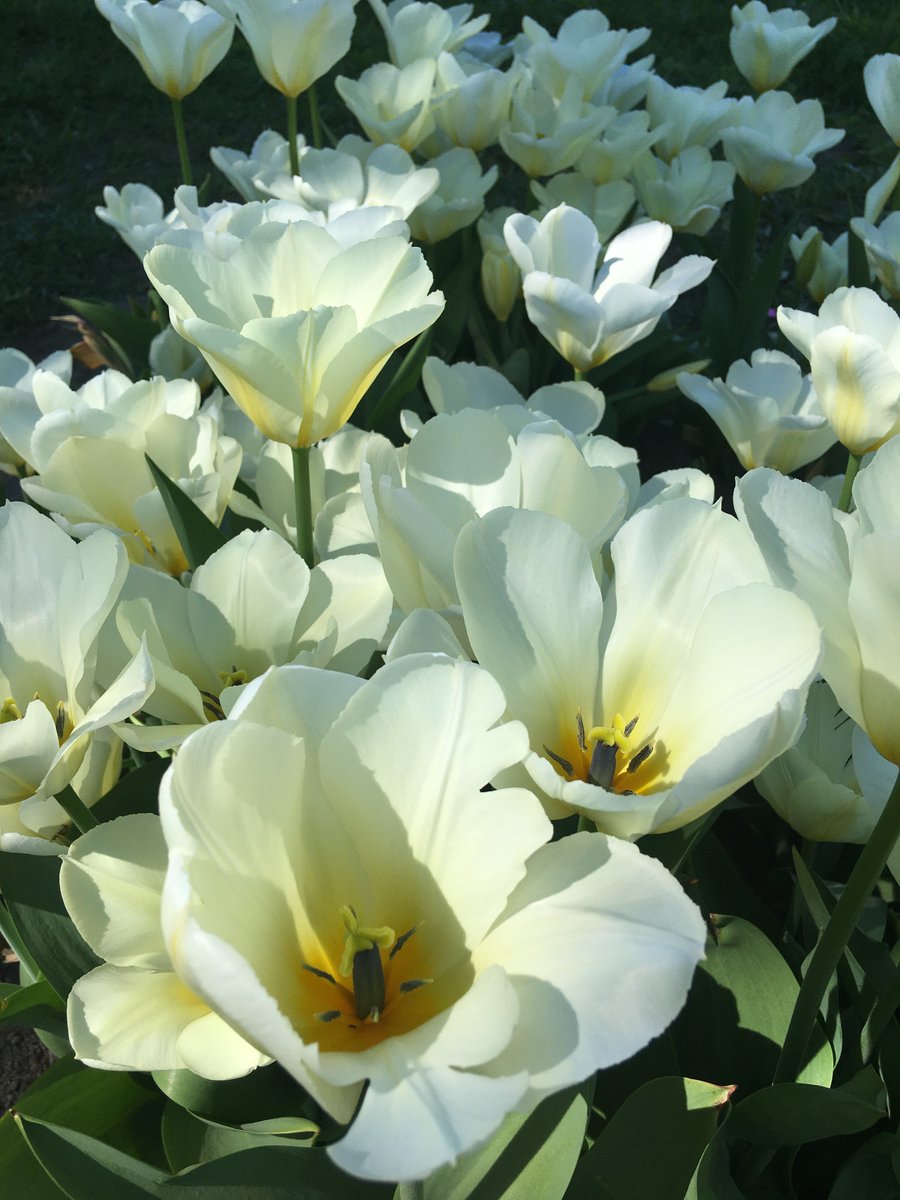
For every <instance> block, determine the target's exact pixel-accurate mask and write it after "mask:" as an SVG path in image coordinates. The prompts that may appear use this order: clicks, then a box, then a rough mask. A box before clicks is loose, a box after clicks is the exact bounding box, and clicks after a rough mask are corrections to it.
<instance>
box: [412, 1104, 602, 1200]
mask: <svg viewBox="0 0 900 1200" xmlns="http://www.w3.org/2000/svg"><path fill="white" fill-rule="evenodd" d="M590 1086H591V1088H592V1084H591V1085H590ZM588 1115H589V1108H588V1101H587V1088H586V1087H585V1085H582V1086H581V1087H580V1088H567V1089H566V1090H565V1091H563V1092H557V1094H556V1095H555V1096H549V1097H548V1098H547V1099H546V1100H544V1101H543V1102H542V1103H541V1104H539V1105H538V1107H537V1108H536V1109H535V1110H534V1112H532V1113H530V1114H529V1115H528V1116H527V1117H526V1116H523V1115H521V1114H519V1113H515V1114H513V1115H512V1116H509V1117H507V1118H506V1120H505V1121H504V1122H503V1124H502V1125H501V1126H500V1129H499V1130H498V1132H497V1133H496V1134H495V1135H494V1137H492V1138H491V1139H490V1141H489V1142H487V1143H486V1144H485V1145H484V1146H481V1147H480V1148H479V1149H478V1150H473V1151H471V1152H470V1153H469V1154H463V1155H461V1157H460V1158H459V1160H458V1161H457V1162H456V1163H455V1164H454V1165H453V1166H447V1167H441V1168H440V1169H439V1170H437V1171H435V1173H434V1174H433V1175H432V1176H431V1177H430V1178H429V1179H427V1180H426V1181H425V1183H424V1185H423V1197H424V1200H531V1198H532V1197H538V1196H539V1197H540V1198H541V1200H561V1198H562V1196H564V1195H568V1193H567V1191H566V1188H567V1187H568V1184H569V1180H570V1179H571V1178H572V1172H573V1171H574V1170H575V1164H576V1163H577V1161H578V1155H579V1154H580V1152H581V1146H582V1143H583V1141H584V1131H585V1128H586V1126H587V1119H588Z"/></svg>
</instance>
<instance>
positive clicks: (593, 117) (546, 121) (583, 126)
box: [500, 73, 616, 179]
mask: <svg viewBox="0 0 900 1200" xmlns="http://www.w3.org/2000/svg"><path fill="white" fill-rule="evenodd" d="M615 115H616V110H615V109H614V108H612V107H611V106H610V105H607V106H604V107H603V108H598V107H596V106H595V105H593V104H591V103H589V102H588V101H587V100H583V99H582V97H581V92H580V89H579V87H578V85H577V81H576V80H574V79H573V80H572V81H571V83H570V85H569V86H568V87H567V88H566V89H565V90H564V92H563V94H562V95H561V96H554V95H553V94H552V93H551V92H549V91H547V89H546V88H545V87H544V86H543V85H542V84H541V83H540V82H539V81H538V80H537V79H536V78H535V77H534V76H533V75H531V74H530V73H525V74H523V76H522V77H521V78H520V79H519V81H518V83H517V84H516V86H515V88H514V89H513V98H512V113H511V115H510V119H509V123H508V124H507V126H506V127H505V128H504V129H502V130H501V131H500V146H501V148H502V150H503V152H504V154H506V155H507V156H508V157H509V158H511V159H512V160H513V162H514V163H516V165H517V166H519V167H521V168H522V170H523V171H524V172H525V174H526V175H528V176H529V177H530V178H532V179H537V178H538V177H539V176H541V175H555V174H556V173H557V172H558V171H565V170H566V169H567V168H568V167H571V166H572V165H573V164H574V163H575V161H576V160H577V158H578V157H579V155H580V154H582V153H583V151H584V150H585V149H586V148H587V146H588V145H589V144H590V143H591V142H592V141H594V139H595V138H597V137H599V135H600V133H601V132H602V131H603V129H604V128H605V126H607V125H608V124H609V123H610V121H612V119H613V118H614V117H615Z"/></svg>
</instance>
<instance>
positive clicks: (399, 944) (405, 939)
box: [388, 925, 419, 958]
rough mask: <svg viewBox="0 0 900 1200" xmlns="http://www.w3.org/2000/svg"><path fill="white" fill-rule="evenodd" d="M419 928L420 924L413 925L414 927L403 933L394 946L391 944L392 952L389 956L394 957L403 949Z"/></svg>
mask: <svg viewBox="0 0 900 1200" xmlns="http://www.w3.org/2000/svg"><path fill="white" fill-rule="evenodd" d="M418 928H419V927H418V925H413V927H412V929H407V931H406V933H401V934H400V936H399V937H398V938H397V940H396V942H394V944H393V946H391V952H390V954H389V955H388V958H393V957H394V955H395V954H396V953H397V951H398V950H402V949H403V947H404V946H405V945H406V943H407V942H408V941H409V939H410V938H411V937H412V935H413V934H414V933H415V932H416V930H417V929H418Z"/></svg>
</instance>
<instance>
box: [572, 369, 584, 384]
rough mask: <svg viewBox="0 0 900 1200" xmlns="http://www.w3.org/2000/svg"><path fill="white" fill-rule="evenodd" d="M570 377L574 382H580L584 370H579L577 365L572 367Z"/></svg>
mask: <svg viewBox="0 0 900 1200" xmlns="http://www.w3.org/2000/svg"><path fill="white" fill-rule="evenodd" d="M572 378H573V379H574V380H575V382H576V383H581V381H582V379H584V371H579V369H578V368H577V367H574V368H573V369H572Z"/></svg>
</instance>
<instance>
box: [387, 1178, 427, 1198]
mask: <svg viewBox="0 0 900 1200" xmlns="http://www.w3.org/2000/svg"><path fill="white" fill-rule="evenodd" d="M424 1196H425V1181H424V1180H423V1179H410V1180H407V1182H406V1183H398V1184H397V1190H396V1192H394V1200H424Z"/></svg>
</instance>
